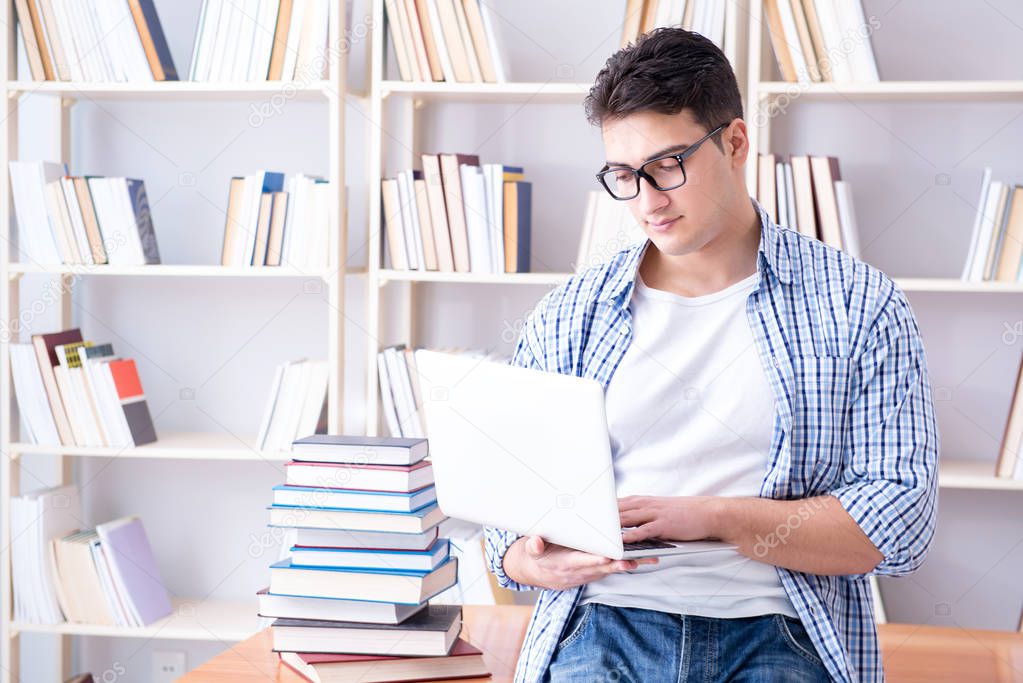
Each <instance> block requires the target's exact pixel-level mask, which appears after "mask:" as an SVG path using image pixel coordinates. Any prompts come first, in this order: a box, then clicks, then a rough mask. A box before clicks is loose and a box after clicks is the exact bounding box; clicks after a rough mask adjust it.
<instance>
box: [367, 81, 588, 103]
mask: <svg viewBox="0 0 1023 683" xmlns="http://www.w3.org/2000/svg"><path fill="white" fill-rule="evenodd" d="M590 85H591V84H590V83H566V82H562V81H548V82H535V83H525V82H522V83H433V82H424V81H383V82H382V83H381V84H380V94H381V97H385V98H386V97H388V96H389V95H392V94H402V95H413V96H414V97H416V98H417V99H422V100H443V101H461V102H472V103H476V104H485V103H493V102H523V101H526V102H528V101H531V100H537V101H541V102H555V103H574V102H581V101H582V99H583V98H584V97H585V96H586V93H588V92H589V91H590Z"/></svg>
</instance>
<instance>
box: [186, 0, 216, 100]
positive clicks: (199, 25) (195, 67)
mask: <svg viewBox="0 0 1023 683" xmlns="http://www.w3.org/2000/svg"><path fill="white" fill-rule="evenodd" d="M211 2H212V0H202V6H201V7H200V8H199V21H197V22H196V24H195V37H194V38H193V39H192V60H191V61H190V62H189V63H188V80H190V81H198V80H200V79H199V78H198V76H197V74H198V73H199V53H200V51H201V50H202V46H203V34H204V33H205V32H206V24H207V22H208V21H210V19H211V16H212V15H211V13H210V3H211Z"/></svg>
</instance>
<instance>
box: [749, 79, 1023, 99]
mask: <svg viewBox="0 0 1023 683" xmlns="http://www.w3.org/2000/svg"><path fill="white" fill-rule="evenodd" d="M758 92H759V94H760V96H761V97H773V96H776V95H782V94H787V95H789V96H790V97H792V98H793V99H800V98H803V97H806V98H809V99H814V100H828V99H847V98H855V99H862V100H872V99H877V100H927V99H933V100H943V99H950V100H969V101H974V102H975V101H985V100H993V101H998V100H1014V99H1018V98H1020V97H1023V81H881V82H879V83H810V84H806V85H800V84H798V83H789V82H787V81H761V82H760V83H759V85H758Z"/></svg>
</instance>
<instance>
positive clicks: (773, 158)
mask: <svg viewBox="0 0 1023 683" xmlns="http://www.w3.org/2000/svg"><path fill="white" fill-rule="evenodd" d="M757 201H758V202H760V205H761V206H762V207H764V209H765V210H766V211H767V213H768V214H769V215H770V216H771V217H772V218H774V220H775V222H776V223H778V224H779V225H782V226H785V227H787V228H791V229H793V230H798V231H799V232H801V233H802V234H804V235H806V236H808V237H813V238H814V239H818V240H821V241H822V242H824V243H825V244H828V245H831V246H833V247H835V248H836V249H844V250H845V251H846V252H847V253H849V254H850V255H852V256H855V257H856V258H859V257H860V241H859V231H858V229H857V227H856V214H855V213H854V211H853V201H852V189H851V188H850V186H849V183H847V182H845V181H843V180H842V177H841V173H840V172H839V168H838V159H836V158H835V157H827V156H806V155H796V154H793V155H784V156H782V155H774V154H761V155H760V157H759V163H758V166H757Z"/></svg>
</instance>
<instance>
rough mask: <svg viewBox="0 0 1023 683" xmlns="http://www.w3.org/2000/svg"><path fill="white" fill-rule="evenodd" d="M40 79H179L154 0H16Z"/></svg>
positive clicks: (31, 66)
mask: <svg viewBox="0 0 1023 683" xmlns="http://www.w3.org/2000/svg"><path fill="white" fill-rule="evenodd" d="M14 7H15V10H16V12H17V16H18V25H19V26H21V36H22V38H23V39H24V43H25V53H26V56H27V57H28V66H29V70H30V71H31V73H32V78H33V80H36V81H43V80H46V81H75V82H83V81H176V80H177V79H178V75H177V70H176V69H175V68H174V60H173V59H172V58H171V53H170V50H169V49H168V47H167V40H166V39H165V38H164V35H163V28H162V27H161V25H160V18H159V16H157V13H156V6H155V5H154V4H153V0H92V1H91V2H76V1H75V0H15V2H14Z"/></svg>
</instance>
